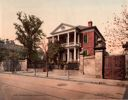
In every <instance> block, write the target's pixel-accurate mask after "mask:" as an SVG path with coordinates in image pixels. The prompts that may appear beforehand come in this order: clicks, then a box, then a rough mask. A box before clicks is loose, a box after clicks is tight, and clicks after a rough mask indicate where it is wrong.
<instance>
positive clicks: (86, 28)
mask: <svg viewBox="0 0 128 100" xmlns="http://www.w3.org/2000/svg"><path fill="white" fill-rule="evenodd" d="M63 26H66V27H68V30H70V29H74V28H75V29H77V30H79V31H85V30H90V29H95V30H96V31H97V32H98V33H99V35H100V36H101V37H102V38H103V40H104V41H105V38H104V37H103V36H102V34H101V33H100V31H99V30H98V28H97V27H96V26H92V27H88V26H83V25H78V26H73V25H69V24H66V23H61V24H60V25H59V26H58V27H57V28H55V29H54V30H53V31H52V32H51V33H50V34H51V36H52V35H54V34H57V33H60V32H64V31H67V29H65V30H61V31H59V32H57V30H59V29H60V28H63ZM51 36H49V37H51Z"/></svg>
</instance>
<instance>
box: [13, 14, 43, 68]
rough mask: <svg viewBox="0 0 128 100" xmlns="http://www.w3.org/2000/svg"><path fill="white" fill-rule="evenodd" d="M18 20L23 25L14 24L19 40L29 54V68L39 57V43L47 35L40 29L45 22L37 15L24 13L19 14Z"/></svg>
mask: <svg viewBox="0 0 128 100" xmlns="http://www.w3.org/2000/svg"><path fill="white" fill-rule="evenodd" d="M17 16H18V20H19V21H20V23H21V24H17V23H14V26H15V29H16V35H17V38H16V39H17V40H18V41H19V42H20V43H21V44H23V46H24V47H25V48H26V51H27V52H26V53H27V67H30V66H29V64H30V63H31V62H32V61H33V60H35V58H34V57H35V55H37V48H38V44H37V43H38V42H40V40H41V39H42V36H45V34H44V33H43V32H42V30H41V29H40V27H41V25H42V23H43V21H41V20H40V19H39V18H37V17H36V16H35V15H26V14H24V15H23V14H22V12H18V13H17Z"/></svg>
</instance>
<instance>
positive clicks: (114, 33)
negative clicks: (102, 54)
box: [105, 6, 128, 53]
mask: <svg viewBox="0 0 128 100" xmlns="http://www.w3.org/2000/svg"><path fill="white" fill-rule="evenodd" d="M105 38H106V40H107V42H106V44H107V49H109V50H108V51H109V52H110V53H114V52H115V51H117V50H121V49H122V43H124V42H126V41H127V39H128V8H127V6H124V7H123V11H122V12H121V14H120V15H115V17H114V19H113V21H112V22H111V23H110V22H107V26H106V28H105ZM122 50H123V49H122ZM120 53H122V52H121V51H120Z"/></svg>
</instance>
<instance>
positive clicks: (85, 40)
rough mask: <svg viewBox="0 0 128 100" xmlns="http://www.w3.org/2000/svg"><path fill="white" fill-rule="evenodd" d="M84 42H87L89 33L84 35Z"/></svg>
mask: <svg viewBox="0 0 128 100" xmlns="http://www.w3.org/2000/svg"><path fill="white" fill-rule="evenodd" d="M84 43H87V35H84Z"/></svg>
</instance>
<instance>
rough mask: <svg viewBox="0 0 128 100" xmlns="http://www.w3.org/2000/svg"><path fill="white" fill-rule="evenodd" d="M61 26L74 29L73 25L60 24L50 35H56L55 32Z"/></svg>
mask: <svg viewBox="0 0 128 100" xmlns="http://www.w3.org/2000/svg"><path fill="white" fill-rule="evenodd" d="M62 26H66V27H69V28H70V29H73V28H75V26H73V25H69V24H66V23H61V24H60V25H59V26H57V28H55V29H54V30H53V31H52V32H51V33H50V34H55V33H57V32H56V31H57V30H58V29H59V28H61V27H62Z"/></svg>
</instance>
